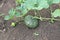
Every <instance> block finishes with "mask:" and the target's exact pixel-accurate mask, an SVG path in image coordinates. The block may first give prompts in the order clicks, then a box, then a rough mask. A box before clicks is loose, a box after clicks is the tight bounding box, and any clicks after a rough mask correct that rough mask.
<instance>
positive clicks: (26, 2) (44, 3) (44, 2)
mask: <svg viewBox="0 0 60 40" xmlns="http://www.w3.org/2000/svg"><path fill="white" fill-rule="evenodd" d="M56 3H60V0H16V4H17V5H18V6H16V8H15V9H13V8H12V9H10V10H9V12H8V13H9V15H7V16H5V18H4V19H5V20H10V19H13V18H14V17H15V16H16V17H24V16H25V15H26V14H27V13H28V11H30V10H42V9H47V8H49V6H50V5H52V4H56ZM19 4H20V5H19ZM36 15H37V14H36ZM51 16H52V18H45V19H47V20H48V19H49V20H50V19H51V22H52V23H53V22H54V19H55V17H60V9H56V10H55V11H54V12H53V13H51ZM37 19H40V20H41V21H43V19H42V17H37V16H36V17H35V18H33V16H31V15H28V16H26V17H25V18H24V22H25V24H26V25H27V26H28V27H29V28H35V27H37V25H38V20H37ZM11 25H12V26H15V24H14V23H12V24H11Z"/></svg>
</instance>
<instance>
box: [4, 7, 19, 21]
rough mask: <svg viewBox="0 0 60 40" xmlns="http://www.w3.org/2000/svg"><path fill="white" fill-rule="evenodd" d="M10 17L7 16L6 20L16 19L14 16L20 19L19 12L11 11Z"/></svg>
mask: <svg viewBox="0 0 60 40" xmlns="http://www.w3.org/2000/svg"><path fill="white" fill-rule="evenodd" d="M8 13H9V15H7V16H5V18H4V19H5V20H10V19H13V18H14V16H16V17H19V16H20V13H19V12H17V11H16V10H15V9H13V8H12V9H10V10H9V12H8Z"/></svg>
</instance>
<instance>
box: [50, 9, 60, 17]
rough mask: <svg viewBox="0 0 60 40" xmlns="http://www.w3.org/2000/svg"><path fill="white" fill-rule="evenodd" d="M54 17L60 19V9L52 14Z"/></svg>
mask: <svg viewBox="0 0 60 40" xmlns="http://www.w3.org/2000/svg"><path fill="white" fill-rule="evenodd" d="M51 14H52V16H53V17H60V9H56V10H55V11H54V12H53V13H51Z"/></svg>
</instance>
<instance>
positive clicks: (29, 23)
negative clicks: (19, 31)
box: [24, 15, 38, 28]
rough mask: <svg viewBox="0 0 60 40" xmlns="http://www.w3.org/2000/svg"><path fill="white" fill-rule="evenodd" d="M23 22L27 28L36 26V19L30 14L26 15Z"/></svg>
mask: <svg viewBox="0 0 60 40" xmlns="http://www.w3.org/2000/svg"><path fill="white" fill-rule="evenodd" d="M24 22H25V24H26V25H27V27H28V28H36V27H37V26H38V19H36V18H33V16H31V15H27V16H26V17H25V19H24Z"/></svg>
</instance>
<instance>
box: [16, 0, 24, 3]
mask: <svg viewBox="0 0 60 40" xmlns="http://www.w3.org/2000/svg"><path fill="white" fill-rule="evenodd" d="M24 1H25V0H16V4H21V3H24Z"/></svg>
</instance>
